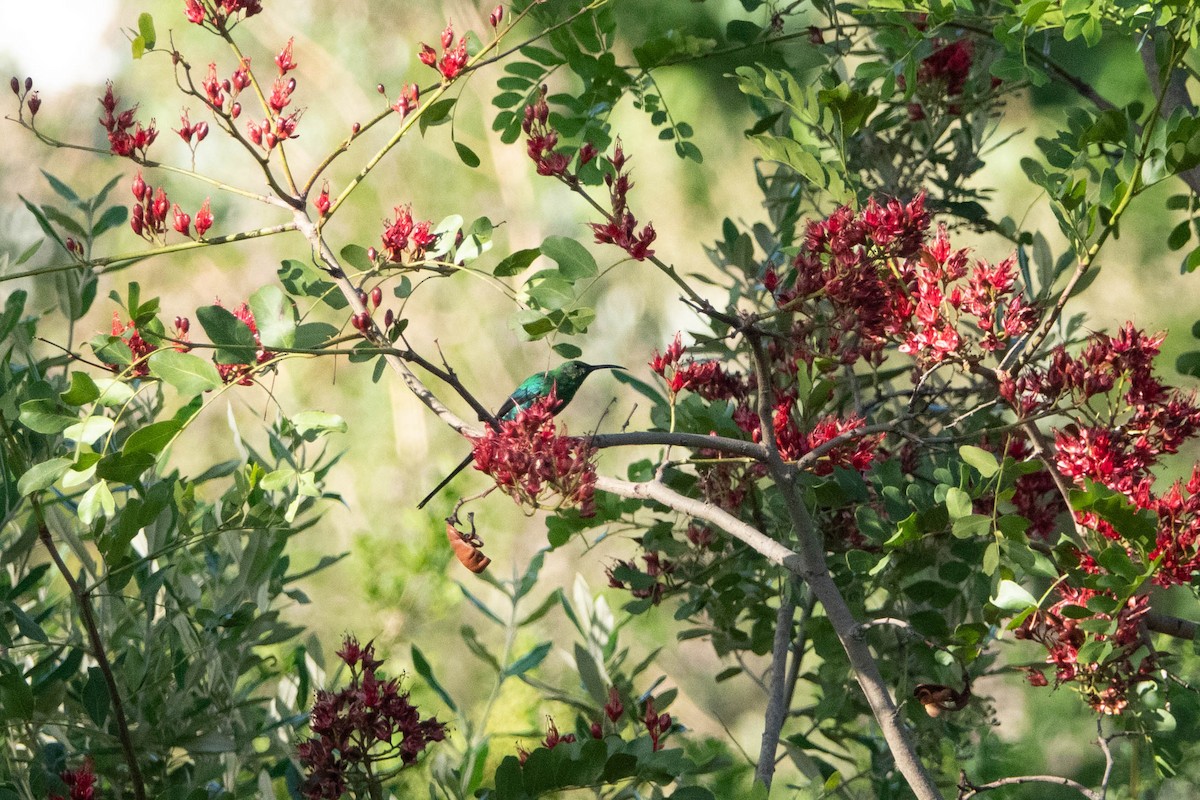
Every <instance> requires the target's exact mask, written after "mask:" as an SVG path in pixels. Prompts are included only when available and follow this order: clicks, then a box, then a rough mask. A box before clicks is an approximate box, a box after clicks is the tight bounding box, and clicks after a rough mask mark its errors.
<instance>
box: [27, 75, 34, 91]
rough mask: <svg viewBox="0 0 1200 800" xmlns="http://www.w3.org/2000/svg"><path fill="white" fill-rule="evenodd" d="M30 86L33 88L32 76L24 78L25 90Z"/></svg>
mask: <svg viewBox="0 0 1200 800" xmlns="http://www.w3.org/2000/svg"><path fill="white" fill-rule="evenodd" d="M32 88H33V78H26V79H25V91H27V92H28V91H29V90H30V89H32Z"/></svg>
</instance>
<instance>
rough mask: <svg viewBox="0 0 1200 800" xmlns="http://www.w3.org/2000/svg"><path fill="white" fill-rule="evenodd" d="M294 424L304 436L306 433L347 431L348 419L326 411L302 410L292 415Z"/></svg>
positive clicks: (297, 430)
mask: <svg viewBox="0 0 1200 800" xmlns="http://www.w3.org/2000/svg"><path fill="white" fill-rule="evenodd" d="M292 426H293V427H294V428H295V429H296V432H297V433H299V434H300V435H301V436H303V435H304V434H306V433H311V432H314V431H315V432H317V433H330V432H335V433H345V432H346V420H344V419H342V418H341V417H339V416H338V415H337V414H329V413H326V412H324V411H301V412H300V413H299V414H295V415H294V416H292Z"/></svg>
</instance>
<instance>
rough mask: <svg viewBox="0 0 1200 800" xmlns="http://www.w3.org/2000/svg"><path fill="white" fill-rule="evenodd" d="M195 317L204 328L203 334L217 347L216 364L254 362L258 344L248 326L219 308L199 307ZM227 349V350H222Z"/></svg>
mask: <svg viewBox="0 0 1200 800" xmlns="http://www.w3.org/2000/svg"><path fill="white" fill-rule="evenodd" d="M196 317H197V318H198V319H199V320H200V324H201V325H203V326H204V332H205V333H207V334H208V338H209V339H211V340H212V343H213V344H215V345H217V346H218V349H217V363H218V364H249V363H251V362H253V361H254V354H255V353H256V352H257V351H258V343H257V342H255V341H254V334H253V333H252V332H251V331H250V326H249V325H247V324H246V323H244V322H242V321H241V320H240V319H238V318H237V317H235V316H234V315H233V313H232V312H230V311H229V310H228V309H225V308H222V307H221V306H201V307H200V308H198V309H196ZM224 347H228V348H229V349H227V350H226V349H223V348H224Z"/></svg>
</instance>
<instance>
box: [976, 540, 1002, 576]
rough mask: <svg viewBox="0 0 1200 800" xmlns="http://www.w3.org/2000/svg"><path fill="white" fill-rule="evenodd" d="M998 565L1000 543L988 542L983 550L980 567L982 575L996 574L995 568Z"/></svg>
mask: <svg viewBox="0 0 1200 800" xmlns="http://www.w3.org/2000/svg"><path fill="white" fill-rule="evenodd" d="M999 567H1000V543H999V542H989V543H988V546H987V547H986V548H984V551H983V563H982V564H981V565H980V568H981V569H982V570H983V574H984V575H988V576H992V575H995V574H996V570H997V569H999Z"/></svg>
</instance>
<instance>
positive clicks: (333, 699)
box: [296, 637, 446, 800]
mask: <svg viewBox="0 0 1200 800" xmlns="http://www.w3.org/2000/svg"><path fill="white" fill-rule="evenodd" d="M338 657H339V658H340V659H342V661H343V662H344V663H345V664H346V666H347V667H349V669H350V685H349V686H347V687H346V688H345V689H342V690H341V691H339V692H329V691H319V692H317V699H316V702H315V703H313V708H312V712H311V713H310V714H309V725H310V726H311V728H312V731H313V733H314V734H316V735H315V736H314V737H313V738H311V739H308V740H306V741H304V742H302V743H301V744H300V745H299V746H297V748H296V755H297V757H298V758H299V759H300V763H301V764H302V765H303V767H304V771H305V773H307V774H306V775H305V779H304V782H303V783H302V784H301V787H300V792H301V794H302V795H303V796H304V797H306V798H313V799H314V800H315V799H317V798H328V800H336V799H337V798H340V797H342V796H343V795H345V794H346V792H347V790H348V788H349V787H350V785H351V784H352V783H353V782H354V781H355V779H356V778H358V777H359V776H360V771H361V770H364V769H365V768H367V767H369V766H370V765H371V764H373V763H377V762H383V761H388V760H391V759H394V758H396V757H397V756H398V757H399V758H400V761H401V762H402V764H403V765H404V766H409V765H411V764H415V763H416V761H417V757H418V756H420V754H421V753H422V752H423V751H424V750H425V748H426V747H428V746H429V744H430V743H431V742H440V741H442V740H443V739H444V738H445V737H446V726H445V725H444V724H443V723H441V722H438V721H437V718H436V717H432V718H430V719H427V720H422V719H421V715H420V713H419V712H418V710H417V707H416V706H414V705H413V704H412V703H411V702H409V699H408V692H401V691H400V681H399V680H398V679H396V678H392V679H391V680H383V679H381V678H380V677H379V676H378V675H377V673H376V670H377V669H378V668H379V666H380V664H382V663H383V661H382V659H376V658H375V648H374V646H373V645H372V644H371V643H367V644H366V645H365V646H360V645H359V643H358V642H357V641H356V640H355V639H354V638H353V637H347V638H346V639H345V641H344V642H343V644H342V649H341V650H339V651H338ZM397 737H399V741H398V742H397V741H396V738H397Z"/></svg>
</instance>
